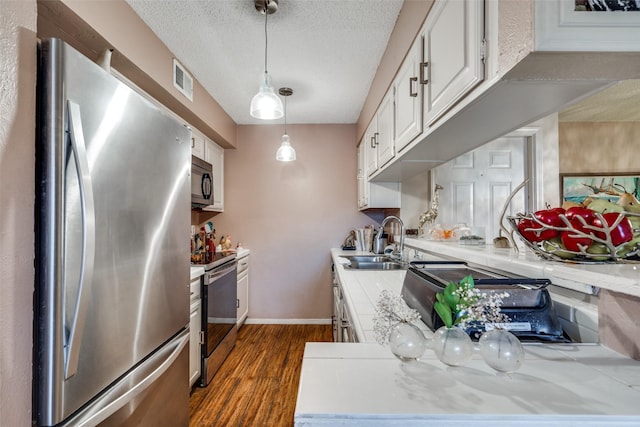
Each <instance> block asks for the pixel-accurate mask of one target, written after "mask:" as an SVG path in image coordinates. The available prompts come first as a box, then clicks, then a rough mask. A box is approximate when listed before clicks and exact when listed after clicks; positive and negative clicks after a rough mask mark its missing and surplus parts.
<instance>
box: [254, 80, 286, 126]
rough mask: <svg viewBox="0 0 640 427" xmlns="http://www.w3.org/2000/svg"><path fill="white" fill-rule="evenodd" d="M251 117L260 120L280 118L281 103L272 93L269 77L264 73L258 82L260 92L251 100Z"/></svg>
mask: <svg viewBox="0 0 640 427" xmlns="http://www.w3.org/2000/svg"><path fill="white" fill-rule="evenodd" d="M251 116H252V117H255V118H256V119H261V120H273V119H279V118H280V117H282V101H280V98H279V97H278V95H276V93H275V92H274V90H273V86H272V85H271V76H269V73H267V72H266V71H265V73H264V75H263V76H262V81H261V82H260V90H259V91H258V93H257V94H256V95H255V96H254V97H253V99H252V100H251Z"/></svg>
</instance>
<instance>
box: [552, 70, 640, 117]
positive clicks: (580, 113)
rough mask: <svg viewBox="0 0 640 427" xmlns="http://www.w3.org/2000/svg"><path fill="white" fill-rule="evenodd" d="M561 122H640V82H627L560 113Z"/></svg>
mask: <svg viewBox="0 0 640 427" xmlns="http://www.w3.org/2000/svg"><path fill="white" fill-rule="evenodd" d="M558 120H560V121H561V122H637V121H640V80H625V81H622V82H620V83H618V84H615V85H613V86H611V87H609V88H607V89H604V90H603V91H600V92H598V93H596V94H595V95H592V96H590V97H589V98H586V99H584V100H582V101H580V102H578V103H576V104H573V105H571V106H569V107H567V108H565V109H564V110H562V111H561V112H560V114H559V115H558Z"/></svg>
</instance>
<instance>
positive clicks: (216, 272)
mask: <svg viewBox="0 0 640 427" xmlns="http://www.w3.org/2000/svg"><path fill="white" fill-rule="evenodd" d="M235 269H236V263H235V262H231V263H229V265H228V266H227V265H225V266H224V267H219V268H218V269H213V270H212V271H211V272H209V273H207V280H205V286H206V285H210V284H211V283H213V282H215V281H216V280H217V279H219V278H220V277H222V276H224V275H225V274H227V273H229V272H231V271H234V270H235Z"/></svg>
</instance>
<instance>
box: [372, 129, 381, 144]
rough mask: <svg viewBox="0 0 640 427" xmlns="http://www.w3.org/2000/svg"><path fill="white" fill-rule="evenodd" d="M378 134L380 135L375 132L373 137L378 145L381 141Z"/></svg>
mask: <svg viewBox="0 0 640 427" xmlns="http://www.w3.org/2000/svg"><path fill="white" fill-rule="evenodd" d="M378 135H380V134H379V133H378V132H376V133H374V134H373V139H374V140H375V141H376V145H380V142H379V141H378Z"/></svg>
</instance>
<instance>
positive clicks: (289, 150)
mask: <svg viewBox="0 0 640 427" xmlns="http://www.w3.org/2000/svg"><path fill="white" fill-rule="evenodd" d="M295 159H296V150H294V149H293V147H292V146H291V143H290V142H289V135H287V134H286V133H285V134H284V135H282V144H281V145H280V148H278V151H277V152H276V160H278V161H279V162H292V161H294V160H295Z"/></svg>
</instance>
